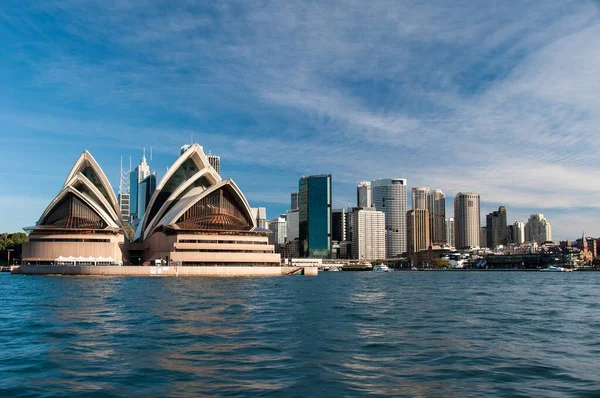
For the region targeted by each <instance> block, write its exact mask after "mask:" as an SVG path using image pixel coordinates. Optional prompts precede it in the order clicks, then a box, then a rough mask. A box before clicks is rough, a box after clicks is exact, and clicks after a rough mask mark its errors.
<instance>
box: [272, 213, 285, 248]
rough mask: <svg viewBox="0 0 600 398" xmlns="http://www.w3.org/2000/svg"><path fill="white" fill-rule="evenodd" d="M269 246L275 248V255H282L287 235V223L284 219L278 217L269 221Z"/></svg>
mask: <svg viewBox="0 0 600 398" xmlns="http://www.w3.org/2000/svg"><path fill="white" fill-rule="evenodd" d="M269 230H270V231H271V235H269V244H270V245H273V246H274V247H275V253H281V251H282V249H283V247H284V245H285V242H286V233H287V222H286V219H285V218H283V217H277V218H275V219H273V220H270V221H269Z"/></svg>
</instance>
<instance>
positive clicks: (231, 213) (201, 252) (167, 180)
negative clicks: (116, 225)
mask: <svg viewBox="0 0 600 398" xmlns="http://www.w3.org/2000/svg"><path fill="white" fill-rule="evenodd" d="M254 216H255V215H254V214H253V213H252V211H251V208H250V206H249V204H248V202H247V200H246V198H245V197H244V195H243V193H242V192H241V190H240V189H239V188H238V186H237V185H236V184H235V182H233V180H230V179H226V180H223V179H222V178H221V176H220V175H219V174H218V173H217V172H216V170H215V169H214V168H213V167H211V166H210V164H209V161H208V158H207V156H206V155H205V154H204V152H203V150H202V147H201V146H200V145H198V144H193V145H189V146H185V147H184V148H182V155H181V156H180V157H179V158H178V159H177V160H176V161H175V163H173V165H172V166H171V167H169V169H168V171H167V173H166V174H165V176H164V177H163V178H162V179H161V181H160V183H159V184H158V186H157V187H156V190H155V191H154V194H153V195H152V198H151V199H150V203H149V204H148V207H147V209H146V214H145V216H144V220H143V221H142V222H141V223H140V225H141V228H139V229H138V231H140V236H139V237H137V236H136V237H137V238H138V241H139V242H140V245H141V246H142V256H141V257H142V261H143V262H148V261H153V260H156V259H162V260H166V261H167V263H168V262H169V261H173V262H175V263H176V264H180V265H182V266H279V265H280V262H281V261H280V260H281V257H280V255H279V254H277V253H275V248H274V245H270V244H269V231H265V229H263V228H260V227H259V226H258V225H257V222H256V217H254ZM265 216H266V215H265ZM265 224H266V222H265Z"/></svg>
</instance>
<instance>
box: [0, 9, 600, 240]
mask: <svg viewBox="0 0 600 398" xmlns="http://www.w3.org/2000/svg"><path fill="white" fill-rule="evenodd" d="M28 10H30V11H32V10H35V11H36V12H41V13H45V14H46V15H49V16H52V17H53V19H52V20H53V21H54V23H55V24H56V26H52V29H50V28H49V27H48V26H47V25H42V24H40V23H39V22H38V21H37V20H36V19H35V18H33V17H32V15H33V13H29V12H28ZM599 17H600V12H599V9H598V4H597V3H596V2H594V1H582V2H579V3H573V2H565V1H559V0H551V1H546V2H544V4H543V5H540V4H535V3H533V2H522V1H516V0H515V1H512V0H511V1H505V2H501V3H494V4H492V3H482V2H478V1H465V2H460V3H459V4H452V5H451V4H449V3H447V2H443V1H433V2H419V1H404V2H401V3H398V2H397V1H373V2H369V4H368V6H365V3H364V2H361V1H343V2H337V1H331V2H324V3H306V2H291V1H290V2H287V1H286V2H281V1H259V2H252V3H243V2H230V1H223V2H219V3H218V4H215V5H212V6H208V5H205V4H202V3H200V4H199V3H197V2H195V1H179V2H177V4H176V5H173V4H171V3H170V2H163V1H149V2H146V3H144V6H143V8H141V7H140V6H139V5H138V4H136V3H135V2H127V1H117V0H103V1H95V2H93V1H92V2H85V4H84V3H81V2H79V1H75V0H71V1H68V0H65V1H60V2H58V1H57V2H44V3H39V4H38V3H35V2H32V3H30V4H28V5H27V7H13V8H10V7H7V8H5V9H4V10H3V11H1V10H0V19H1V20H2V21H3V22H4V23H5V24H6V25H7V26H11V27H12V29H13V30H14V31H16V32H17V35H18V36H19V37H21V38H23V43H24V44H23V46H19V45H15V46H14V47H13V50H14V53H15V54H18V58H19V59H21V60H22V61H23V62H24V63H26V64H27V65H29V67H30V68H31V70H32V75H31V76H30V78H29V79H27V80H26V81H24V83H23V85H24V87H27V88H28V89H30V90H33V91H36V90H40V91H41V92H42V93H43V94H44V95H49V100H50V101H56V102H57V104H56V105H55V107H56V108H57V109H58V110H59V112H56V113H58V114H59V116H57V115H56V114H55V113H54V112H53V110H54V109H53V108H48V107H47V106H46V107H42V106H38V108H37V109H19V110H18V112H16V113H15V112H14V109H4V110H3V109H2V108H1V107H0V121H5V122H7V123H11V124H12V125H15V126H18V128H19V129H23V130H29V131H42V132H47V133H53V134H71V136H72V137H77V136H86V134H89V135H90V136H91V135H95V136H96V137H99V136H100V137H104V138H105V139H106V140H107V141H106V142H105V143H104V145H111V146H113V147H118V146H122V147H129V148H134V147H136V146H139V143H140V141H141V140H143V141H144V142H149V144H150V145H153V146H154V147H155V148H157V150H159V151H163V152H164V153H167V152H173V151H174V150H176V148H177V145H178V143H180V142H182V141H184V140H185V139H186V138H183V137H187V136H189V135H191V134H193V135H194V136H195V137H198V140H200V141H201V143H202V144H203V145H205V146H207V147H209V148H211V149H213V150H214V151H215V152H217V153H219V154H220V155H221V156H222V158H223V159H224V161H225V162H228V163H229V164H236V165H240V167H239V168H238V170H237V171H236V172H237V173H238V176H239V178H236V180H238V183H240V185H241V186H242V187H244V189H245V190H246V192H247V193H248V196H249V198H250V200H251V201H252V200H255V201H260V202H273V203H287V201H288V196H287V190H289V189H290V188H289V187H290V186H292V187H293V186H295V185H296V184H297V178H298V177H299V176H300V175H302V174H311V173H320V172H325V173H332V174H333V175H334V182H335V184H336V186H335V197H336V198H337V200H336V202H337V203H336V206H342V205H344V206H345V205H352V204H353V203H352V200H353V197H354V195H353V194H354V192H353V189H354V187H353V185H354V183H355V182H356V181H358V180H363V179H370V178H379V177H389V176H396V177H407V178H408V179H409V184H411V185H426V186H431V187H435V188H438V187H439V188H442V189H443V190H444V191H446V193H447V194H449V195H450V196H451V195H452V194H454V193H456V192H458V191H467V190H468V191H476V192H479V193H480V194H481V196H482V200H483V201H484V202H486V206H488V207H493V206H496V205H497V204H503V205H506V206H508V207H509V209H511V208H512V209H514V212H513V213H512V214H515V216H519V217H520V218H522V217H523V216H524V215H527V214H528V213H532V212H536V211H546V212H550V214H552V215H553V216H555V218H554V219H552V218H551V221H552V222H553V224H554V231H555V235H557V236H567V234H570V233H572V232H573V228H571V227H570V223H569V222H568V219H569V217H570V216H573V220H577V222H581V223H582V224H586V226H587V227H586V231H587V230H588V227H589V232H590V233H596V234H600V226H598V227H595V228H596V229H594V228H593V225H591V224H590V223H589V222H588V221H585V220H583V219H582V218H581V217H580V216H579V215H581V214H585V215H586V217H587V216H589V215H590V214H593V210H591V209H594V208H597V207H598V205H597V203H600V185H599V184H598V183H596V180H595V179H594V178H593V170H594V169H595V168H597V167H598V163H599V161H598V157H597V156H596V153H597V152H598V150H599V149H600V141H598V140H596V139H594V137H595V135H597V130H598V126H599V125H600V96H598V94H597V93H598V92H600V90H599V89H600V87H599V85H600V80H599V79H598V77H597V71H598V70H599V69H600V48H598V46H597V38H598V37H600V18H599ZM57 31H58V32H59V33H60V34H61V36H60V37H67V38H70V39H64V40H55V35H56V33H57ZM46 42H47V43H46ZM32 48H33V50H32ZM0 99H1V98H0ZM0 104H1V102H0ZM70 104H77V105H82V107H81V108H82V109H75V110H70V112H66V113H64V112H63V113H61V112H60V111H61V110H64V109H63V108H65V107H68V106H69V105H70ZM0 106H1V105H0ZM94 107H96V108H97V109H98V110H99V111H98V112H90V108H94ZM74 108H77V106H75V107H74ZM100 114H101V115H102V117H100ZM155 121H156V122H155ZM97 145H98V147H101V145H100V144H97ZM248 168H250V169H248ZM252 168H260V170H261V173H262V174H261V175H262V177H263V179H264V180H265V181H266V182H265V183H264V184H261V185H260V186H256V184H255V183H253V182H252V180H251V179H252V176H251V174H252V172H251V171H252ZM234 177H235V176H234ZM290 180H291V182H290ZM284 191H285V192H284ZM450 199H451V198H450ZM450 202H451V201H450V200H449V207H451V206H450ZM486 208H487V207H486ZM582 209H584V210H582ZM509 214H510V213H509ZM576 215H577V216H576ZM576 217H577V218H576ZM586 220H589V218H586ZM561 231H564V232H561Z"/></svg>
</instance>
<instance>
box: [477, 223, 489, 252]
mask: <svg viewBox="0 0 600 398" xmlns="http://www.w3.org/2000/svg"><path fill="white" fill-rule="evenodd" d="M479 245H480V246H481V247H488V245H487V227H486V226H485V225H484V226H482V227H479Z"/></svg>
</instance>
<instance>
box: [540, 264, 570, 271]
mask: <svg viewBox="0 0 600 398" xmlns="http://www.w3.org/2000/svg"><path fill="white" fill-rule="evenodd" d="M540 271H544V272H569V271H571V270H570V269H567V268H564V267H555V266H554V265H550V266H548V268H543V269H541V270H540Z"/></svg>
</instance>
